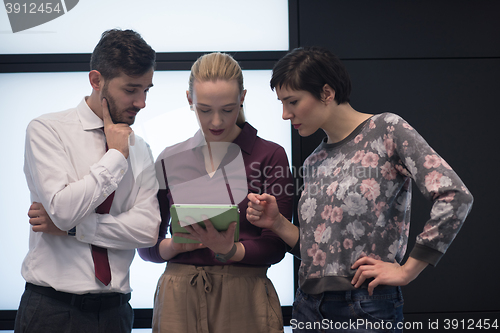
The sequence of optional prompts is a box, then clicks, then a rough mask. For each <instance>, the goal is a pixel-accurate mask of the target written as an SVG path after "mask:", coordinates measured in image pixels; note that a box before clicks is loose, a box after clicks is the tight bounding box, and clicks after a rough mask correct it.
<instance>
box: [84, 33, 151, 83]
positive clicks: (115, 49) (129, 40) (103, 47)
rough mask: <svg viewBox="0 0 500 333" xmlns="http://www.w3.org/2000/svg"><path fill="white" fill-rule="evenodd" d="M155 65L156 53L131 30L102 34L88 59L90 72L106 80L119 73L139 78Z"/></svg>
mask: <svg viewBox="0 0 500 333" xmlns="http://www.w3.org/2000/svg"><path fill="white" fill-rule="evenodd" d="M155 65H156V52H155V50H153V49H152V48H151V46H149V45H148V44H147V43H146V41H145V40H144V39H142V37H141V35H140V34H139V33H137V32H135V31H133V30H120V29H111V30H107V31H105V32H103V34H102V36H101V40H100V41H99V43H98V44H97V45H96V47H95V48H94V52H93V53H92V57H91V58H90V70H91V71H92V70H97V71H99V72H100V73H101V75H102V76H103V77H104V78H105V79H107V80H110V79H113V78H115V77H117V76H119V75H120V73H121V72H123V73H125V74H126V75H128V76H141V75H143V74H145V73H147V72H148V71H149V70H151V69H154V68H155Z"/></svg>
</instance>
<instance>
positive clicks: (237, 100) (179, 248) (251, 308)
mask: <svg viewBox="0 0 500 333" xmlns="http://www.w3.org/2000/svg"><path fill="white" fill-rule="evenodd" d="M186 93H187V100H188V102H189V105H190V106H191V109H192V110H193V111H194V112H196V115H197V118H198V121H199V125H200V130H199V131H198V132H197V133H196V134H195V135H194V136H193V137H192V138H190V139H189V140H187V141H185V142H182V143H179V144H177V145H175V146H172V147H168V148H166V149H165V150H164V151H163V152H162V153H161V154H160V156H159V157H158V159H157V161H156V165H157V170H158V172H157V176H158V180H159V182H160V187H161V189H160V191H159V194H158V198H159V203H160V210H161V214H162V223H161V227H160V232H159V238H158V243H157V244H156V246H154V247H151V248H146V249H140V250H139V254H140V256H141V257H142V258H143V259H145V260H149V261H153V262H160V263H163V262H168V264H167V267H166V270H165V272H164V274H163V275H162V276H161V277H160V280H159V282H158V288H157V292H156V295H155V305H154V314H153V332H176V333H177V332H217V333H223V332H252V333H254V332H266V333H269V332H282V331H283V320H282V315H281V307H280V303H279V299H278V296H277V294H276V291H275V289H274V286H273V284H272V283H271V281H270V280H269V279H268V278H267V276H266V271H267V268H268V267H269V266H270V265H272V264H275V263H277V262H279V261H280V260H281V259H282V258H283V257H284V255H285V252H286V250H287V245H286V244H285V243H284V242H283V241H282V240H281V239H280V238H279V237H278V236H277V235H276V234H274V233H273V232H271V231H270V230H268V229H262V228H259V227H256V226H254V225H252V224H251V223H249V222H248V220H247V219H246V208H247V206H248V199H247V197H246V196H247V194H249V193H256V194H261V193H265V192H269V191H270V190H271V191H272V192H274V194H275V196H276V198H277V203H278V206H279V208H280V211H281V212H282V213H283V214H284V215H285V216H287V217H288V218H291V215H292V198H293V192H294V191H293V182H292V177H291V174H290V172H289V168H288V165H289V164H288V160H287V157H286V154H285V151H284V149H283V148H282V147H281V146H279V145H278V144H276V143H273V142H270V141H266V140H264V139H262V138H260V137H259V136H257V130H256V129H255V128H254V127H252V126H251V125H250V124H249V123H248V122H246V121H245V116H244V113H243V102H244V100H245V95H246V90H245V89H244V87H243V75H242V71H241V68H240V66H239V64H238V63H237V62H236V61H235V60H234V59H233V58H232V57H231V56H229V55H227V54H223V53H211V54H206V55H204V56H202V57H200V58H199V59H198V60H197V61H196V62H195V63H194V64H193V66H192V68H191V75H190V78H189V90H188V91H187V92H186ZM241 176H243V184H244V186H241V184H242V182H241V178H242V177H241ZM228 179H229V181H228ZM192 184H196V185H195V186H194V187H190V185H192ZM221 184H222V186H221ZM162 185H163V186H162ZM226 185H227V186H226ZM174 203H175V204H187V203H196V204H228V203H232V204H235V205H238V207H239V210H240V220H239V239H238V241H236V242H235V241H234V232H235V228H236V225H235V224H234V223H233V224H231V225H230V227H229V229H228V230H226V231H221V232H219V231H217V230H216V229H215V228H214V227H213V226H212V224H211V222H210V221H205V224H206V229H204V228H201V227H200V226H199V225H197V224H193V225H190V226H187V227H186V229H187V230H188V231H189V232H190V234H188V235H184V236H183V237H185V238H190V239H194V240H197V241H199V242H200V243H198V244H193V243H176V242H174V241H173V239H172V238H169V237H167V238H166V237H165V235H166V233H167V230H168V229H169V227H170V225H169V222H170V212H169V208H170V206H171V205H172V204H174Z"/></svg>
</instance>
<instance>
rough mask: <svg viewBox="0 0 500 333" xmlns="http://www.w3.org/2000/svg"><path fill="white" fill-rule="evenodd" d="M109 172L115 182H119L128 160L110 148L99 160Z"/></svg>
mask: <svg viewBox="0 0 500 333" xmlns="http://www.w3.org/2000/svg"><path fill="white" fill-rule="evenodd" d="M99 164H101V165H102V166H104V167H105V168H106V170H107V171H108V172H109V173H110V174H111V176H112V177H113V179H115V180H116V183H119V182H120V181H121V180H122V178H123V176H124V175H125V173H127V170H128V162H127V159H126V158H125V156H123V154H122V153H120V152H119V151H118V150H116V149H110V150H108V151H107V152H106V154H104V156H103V157H102V158H101V160H100V161H99Z"/></svg>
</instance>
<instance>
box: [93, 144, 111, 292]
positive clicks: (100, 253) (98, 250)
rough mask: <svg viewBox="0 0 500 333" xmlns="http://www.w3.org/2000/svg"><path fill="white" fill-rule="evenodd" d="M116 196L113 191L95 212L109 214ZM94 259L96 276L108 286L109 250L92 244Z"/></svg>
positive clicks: (109, 280) (109, 275)
mask: <svg viewBox="0 0 500 333" xmlns="http://www.w3.org/2000/svg"><path fill="white" fill-rule="evenodd" d="M107 150H108V145H107V144H106V151H107ZM114 197H115V192H113V193H111V194H110V195H109V196H108V197H107V198H106V200H104V202H103V203H102V204H100V205H99V207H97V208H96V210H95V212H96V213H97V214H109V210H110V209H111V204H112V203H113V198H114ZM92 259H93V260H94V270H95V277H96V278H97V279H98V280H99V281H101V282H102V283H103V284H104V285H105V286H107V285H108V284H109V283H110V282H111V269H110V268H109V260H108V250H107V249H105V248H102V247H100V246H96V245H92Z"/></svg>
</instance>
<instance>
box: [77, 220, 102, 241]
mask: <svg viewBox="0 0 500 333" xmlns="http://www.w3.org/2000/svg"><path fill="white" fill-rule="evenodd" d="M97 215H98V214H96V213H92V214H89V215H87V216H85V217H84V218H83V219H81V220H80V222H79V223H78V224H77V226H76V235H75V238H76V239H77V240H78V241H80V242H82V243H88V244H92V243H93V242H94V240H95V234H96V230H97Z"/></svg>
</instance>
